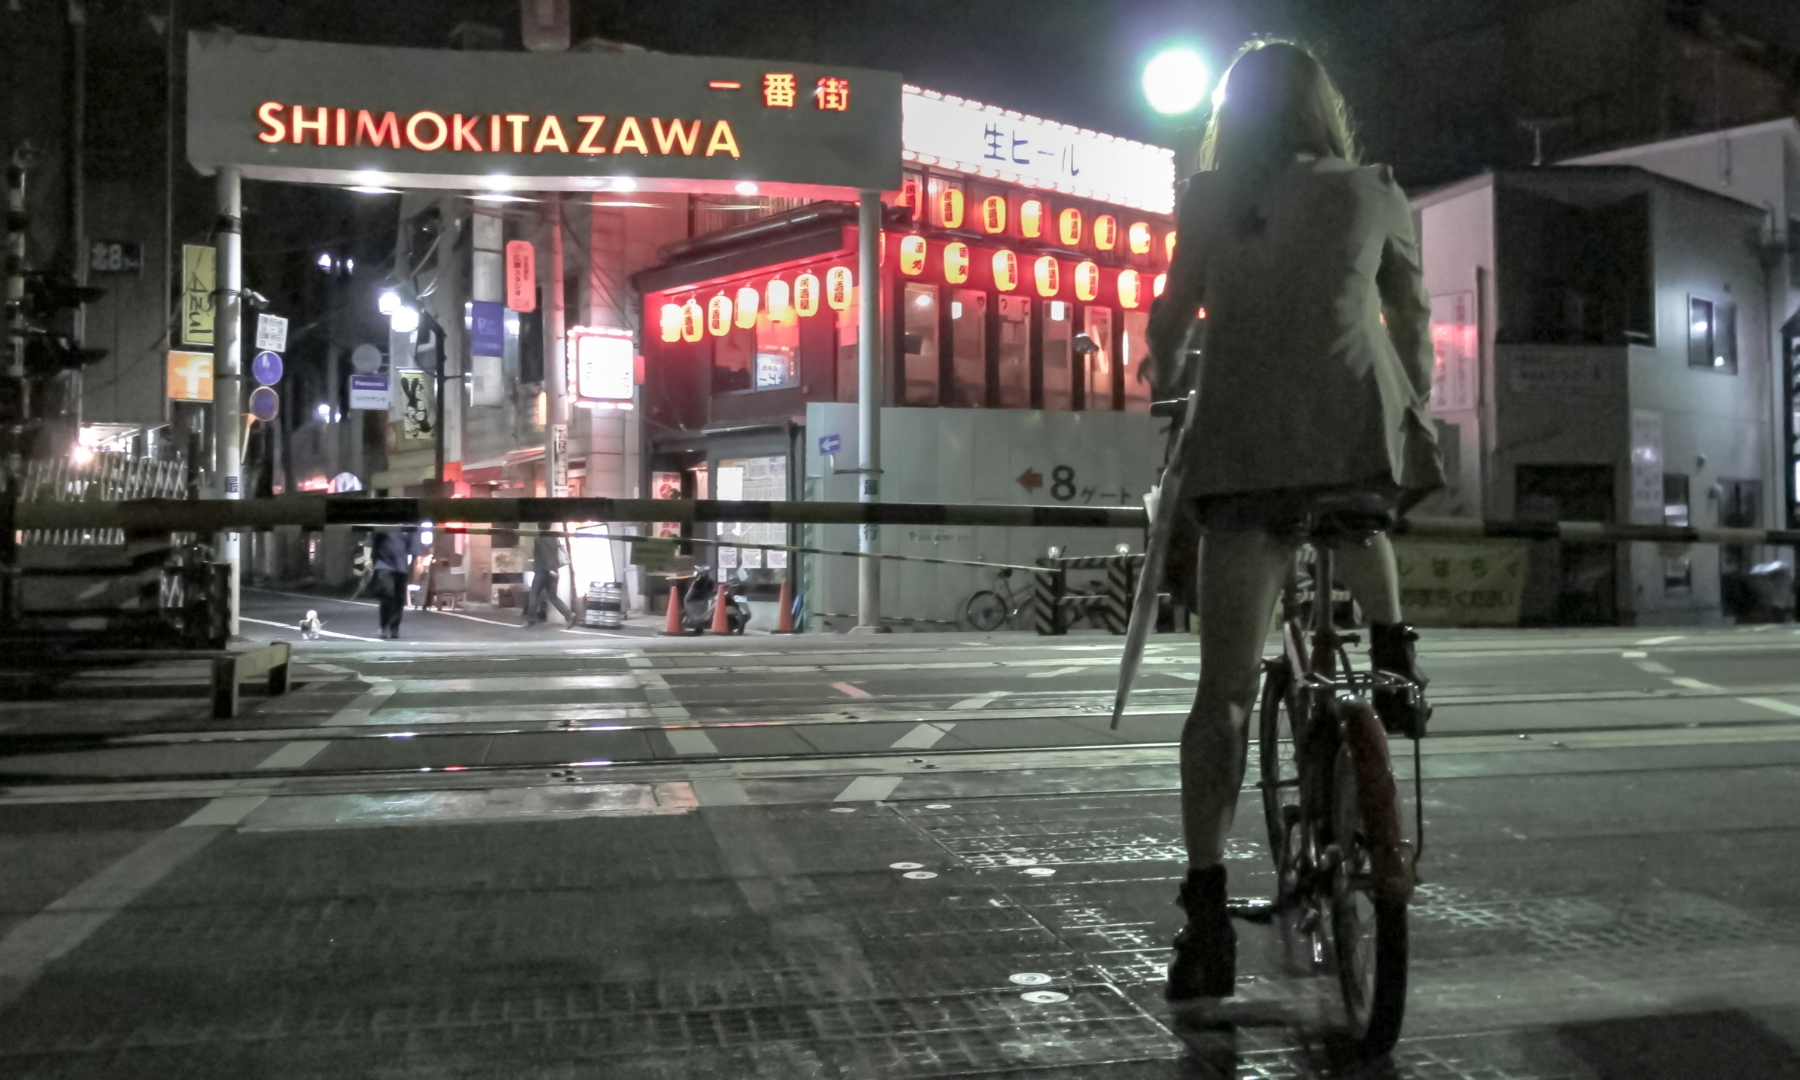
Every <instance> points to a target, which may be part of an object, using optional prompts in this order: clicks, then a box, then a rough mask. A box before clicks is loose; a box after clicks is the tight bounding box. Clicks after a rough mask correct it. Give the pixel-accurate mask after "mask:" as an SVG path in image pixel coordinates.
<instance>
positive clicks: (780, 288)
mask: <svg viewBox="0 0 1800 1080" xmlns="http://www.w3.org/2000/svg"><path fill="white" fill-rule="evenodd" d="M928 251H929V247H928V244H927V242H926V240H925V238H924V237H923V236H919V235H917V234H913V235H909V236H906V237H904V238H902V239H901V241H900V272H901V273H902V274H904V275H906V276H907V277H917V276H919V275H920V274H922V273H924V271H925V259H926V255H927V254H928ZM969 258H970V256H969V245H967V244H964V243H962V242H960V241H952V242H950V243H948V244H945V245H944V247H943V267H944V280H945V281H946V282H947V283H949V284H951V285H961V284H963V283H964V282H966V281H968V280H969ZM992 269H993V273H994V287H995V288H996V289H998V290H999V291H1000V292H1012V291H1014V290H1015V289H1017V288H1018V287H1019V256H1018V254H1017V253H1016V252H1013V251H1010V250H1007V249H1005V248H1002V249H1000V250H999V251H996V252H994V254H993V257H992ZM1031 273H1032V281H1033V283H1034V284H1035V285H1036V287H1037V293H1038V295H1039V296H1041V297H1044V298H1046V299H1048V298H1050V297H1054V296H1055V295H1056V294H1057V293H1059V292H1061V291H1062V264H1061V262H1060V261H1059V260H1058V259H1057V258H1056V256H1054V255H1040V256H1038V257H1037V258H1036V259H1034V260H1032V264H1031ZM1104 273H1105V271H1103V270H1101V268H1100V267H1099V265H1097V264H1096V263H1093V262H1085V261H1084V262H1079V263H1076V264H1075V298H1076V299H1077V300H1081V301H1083V302H1088V301H1092V300H1094V299H1096V298H1097V297H1098V296H1099V295H1100V285H1101V281H1102V275H1103V274H1104ZM1116 273H1117V279H1116V282H1115V284H1116V285H1117V287H1118V296H1119V306H1120V307H1122V308H1125V309H1127V310H1134V309H1137V308H1140V307H1143V306H1144V303H1145V296H1144V277H1145V275H1143V274H1140V273H1138V272H1137V271H1136V270H1131V269H1125V270H1119V271H1117V272H1116ZM1167 280H1168V275H1167V274H1156V275H1154V276H1153V277H1151V279H1150V283H1149V284H1150V294H1151V296H1161V295H1162V293H1163V286H1164V284H1165V282H1166V281H1167ZM854 288H855V282H854V279H853V278H852V276H851V273H850V269H849V267H845V266H834V267H832V268H831V269H829V270H827V271H826V272H825V281H824V289H823V293H822V294H821V290H820V282H819V278H818V276H817V275H815V274H814V273H812V271H810V270H809V271H806V272H804V273H802V274H800V275H799V276H797V277H796V278H794V284H793V286H792V288H791V290H790V287H789V285H788V283H787V282H786V281H783V280H782V279H781V278H772V279H770V281H769V284H768V286H767V289H766V290H765V291H764V292H759V291H757V289H756V288H755V287H754V286H750V285H745V286H742V287H740V288H739V289H737V291H736V293H735V294H734V295H732V296H727V295H726V294H725V293H723V292H720V293H718V294H716V295H714V296H713V297H712V298H711V299H709V300H708V301H707V302H706V305H705V306H704V307H702V306H701V304H700V301H699V300H698V299H696V298H694V297H689V298H688V300H687V302H686V303H681V304H677V303H673V302H671V303H666V304H664V305H663V306H662V312H661V321H660V325H661V329H662V339H663V341H665V342H668V343H670V344H673V343H674V342H677V341H686V342H689V343H692V342H697V341H699V340H700V339H701V338H702V337H704V336H705V335H707V334H711V335H712V336H714V337H723V336H724V335H726V334H728V333H730V332H731V330H732V328H733V327H734V326H735V327H736V328H738V329H740V330H750V329H753V328H754V327H755V326H756V320H757V317H758V316H759V314H760V313H762V312H764V311H766V312H767V313H768V316H769V318H770V319H772V320H774V321H776V322H785V321H787V320H788V319H789V318H790V317H791V316H794V315H799V316H802V317H806V318H811V317H812V316H814V315H817V314H818V313H819V300H820V297H821V295H823V297H824V300H825V303H826V305H827V306H829V307H830V308H831V309H832V310H833V311H844V310H846V309H847V308H849V306H850V304H851V302H852V300H853V298H854Z"/></svg>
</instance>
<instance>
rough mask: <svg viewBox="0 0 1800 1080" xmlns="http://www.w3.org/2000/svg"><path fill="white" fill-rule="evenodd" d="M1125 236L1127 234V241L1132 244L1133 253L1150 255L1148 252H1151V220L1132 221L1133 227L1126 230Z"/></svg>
mask: <svg viewBox="0 0 1800 1080" xmlns="http://www.w3.org/2000/svg"><path fill="white" fill-rule="evenodd" d="M1125 236H1126V239H1127V241H1128V242H1129V243H1130V244H1131V253H1132V254H1133V255H1148V254H1150V223H1149V222H1147V221H1134V222H1132V223H1131V228H1130V229H1128V230H1126V233H1125Z"/></svg>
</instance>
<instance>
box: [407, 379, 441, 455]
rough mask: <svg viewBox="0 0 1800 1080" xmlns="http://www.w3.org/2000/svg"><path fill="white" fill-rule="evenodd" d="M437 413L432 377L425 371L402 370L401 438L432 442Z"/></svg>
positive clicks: (408, 440)
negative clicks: (432, 392)
mask: <svg viewBox="0 0 1800 1080" xmlns="http://www.w3.org/2000/svg"><path fill="white" fill-rule="evenodd" d="M436 413H437V409H436V407H435V406H434V405H433V403H432V400H431V379H430V377H429V376H427V375H426V374H425V372H423V371H418V370H413V371H402V372H400V438H401V439H402V440H403V441H407V442H430V441H431V440H432V438H433V436H434V435H435V434H436V430H435V429H434V428H433V427H432V423H433V418H434V417H435V415H436Z"/></svg>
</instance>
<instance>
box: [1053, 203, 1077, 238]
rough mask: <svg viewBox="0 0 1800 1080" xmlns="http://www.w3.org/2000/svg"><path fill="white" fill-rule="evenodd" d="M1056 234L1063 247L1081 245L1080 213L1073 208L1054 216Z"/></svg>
mask: <svg viewBox="0 0 1800 1080" xmlns="http://www.w3.org/2000/svg"><path fill="white" fill-rule="evenodd" d="M1056 234H1057V238H1058V239H1060V240H1061V241H1062V245H1063V247H1070V248H1072V247H1077V246H1079V245H1080V243H1081V211H1079V210H1077V209H1075V208H1074V207H1073V206H1071V207H1069V208H1068V209H1067V210H1064V211H1063V212H1062V213H1060V214H1058V215H1056Z"/></svg>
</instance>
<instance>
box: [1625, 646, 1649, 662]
mask: <svg viewBox="0 0 1800 1080" xmlns="http://www.w3.org/2000/svg"><path fill="white" fill-rule="evenodd" d="M1649 655H1650V654H1649V653H1647V652H1644V651H1643V650H1642V649H1626V650H1625V651H1624V652H1622V653H1620V654H1619V658H1620V659H1621V660H1642V659H1643V658H1644V657H1646V656H1649Z"/></svg>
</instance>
